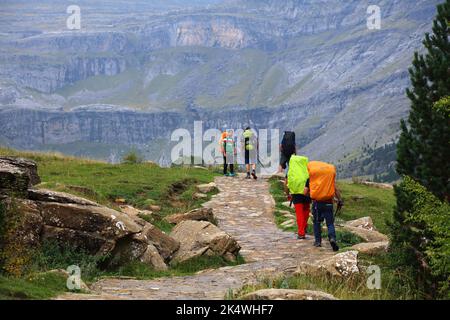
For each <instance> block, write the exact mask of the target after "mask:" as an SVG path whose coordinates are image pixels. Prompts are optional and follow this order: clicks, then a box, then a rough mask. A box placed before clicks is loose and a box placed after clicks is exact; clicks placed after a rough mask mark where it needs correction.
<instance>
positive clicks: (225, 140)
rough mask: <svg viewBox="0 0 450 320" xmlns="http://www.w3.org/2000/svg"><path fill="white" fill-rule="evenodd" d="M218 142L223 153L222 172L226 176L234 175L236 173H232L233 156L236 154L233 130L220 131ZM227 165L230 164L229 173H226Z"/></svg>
mask: <svg viewBox="0 0 450 320" xmlns="http://www.w3.org/2000/svg"><path fill="white" fill-rule="evenodd" d="M220 144H221V151H222V154H223V174H224V175H225V176H227V177H234V176H235V175H236V174H235V173H234V158H235V156H236V154H237V151H236V142H235V140H234V131H233V130H227V131H225V132H224V133H222V137H221V139H220ZM228 165H229V166H230V173H228Z"/></svg>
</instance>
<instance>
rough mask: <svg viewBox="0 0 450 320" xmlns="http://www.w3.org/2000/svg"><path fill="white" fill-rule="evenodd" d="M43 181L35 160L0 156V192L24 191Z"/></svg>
mask: <svg viewBox="0 0 450 320" xmlns="http://www.w3.org/2000/svg"><path fill="white" fill-rule="evenodd" d="M40 182H41V179H40V178H39V175H38V174H37V166H36V163H35V162H34V161H31V160H27V159H22V158H13V157H0V193H1V192H4V193H6V192H14V193H24V192H26V190H27V189H28V188H30V187H32V186H34V185H36V184H38V183H40Z"/></svg>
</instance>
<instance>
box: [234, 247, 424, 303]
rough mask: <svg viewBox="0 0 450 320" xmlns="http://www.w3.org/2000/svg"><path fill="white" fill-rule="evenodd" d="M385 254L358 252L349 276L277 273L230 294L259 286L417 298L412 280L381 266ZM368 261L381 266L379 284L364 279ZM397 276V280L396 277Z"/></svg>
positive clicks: (344, 296)
mask: <svg viewBox="0 0 450 320" xmlns="http://www.w3.org/2000/svg"><path fill="white" fill-rule="evenodd" d="M387 259H389V258H388V256H387V254H383V255H379V256H376V257H369V256H364V255H360V256H359V263H358V266H359V268H360V271H361V272H360V273H359V274H357V275H354V276H352V277H350V278H347V279H343V278H337V277H331V276H327V275H321V276H311V275H299V276H291V277H279V278H276V279H272V278H266V279H263V280H262V281H261V282H260V283H258V284H257V285H247V286H245V287H244V288H242V290H240V291H239V292H236V293H234V294H233V295H232V296H231V298H232V299H239V297H241V296H243V295H245V294H246V293H250V292H253V291H256V290H260V289H268V288H275V289H299V290H313V291H322V292H326V293H329V294H332V295H333V296H335V297H336V298H338V299H342V300H410V299H420V298H421V295H420V293H418V292H416V291H415V290H414V289H413V288H414V285H413V280H412V279H410V278H408V277H407V276H405V275H404V274H401V273H398V272H395V271H394V270H392V269H389V268H387V267H383V265H388V262H387ZM370 265H379V266H381V288H380V289H373V290H371V289H369V288H368V286H367V279H368V277H369V276H370V274H368V273H366V272H365V270H367V268H368V267H369V266H370ZM399 280H400V281H399Z"/></svg>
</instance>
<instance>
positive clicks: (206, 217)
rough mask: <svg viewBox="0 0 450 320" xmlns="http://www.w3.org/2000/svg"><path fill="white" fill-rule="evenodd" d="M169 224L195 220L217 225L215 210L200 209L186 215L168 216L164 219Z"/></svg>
mask: <svg viewBox="0 0 450 320" xmlns="http://www.w3.org/2000/svg"><path fill="white" fill-rule="evenodd" d="M164 220H166V221H167V222H169V223H172V224H178V223H180V222H181V221H186V220H195V221H208V222H211V223H213V224H215V223H216V219H215V218H214V214H213V210H212V209H211V208H198V209H194V210H191V211H189V212H186V213H179V214H173V215H170V216H167V217H166V218H164Z"/></svg>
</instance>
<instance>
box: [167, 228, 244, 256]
mask: <svg viewBox="0 0 450 320" xmlns="http://www.w3.org/2000/svg"><path fill="white" fill-rule="evenodd" d="M170 236H171V237H172V238H174V239H175V240H178V241H180V249H179V250H178V251H177V252H176V253H175V255H174V257H173V260H172V262H171V263H180V262H183V261H187V260H190V259H192V258H196V257H200V256H221V257H223V258H224V259H226V260H228V261H236V258H237V255H238V253H239V250H240V246H239V244H238V243H237V242H236V240H234V239H233V238H232V237H231V236H230V235H229V234H227V233H225V232H224V231H222V230H220V229H219V228H217V227H216V226H214V225H213V224H212V223H210V222H206V221H182V222H180V223H179V224H177V225H176V226H175V228H174V229H173V230H172V232H171V234H170Z"/></svg>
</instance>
